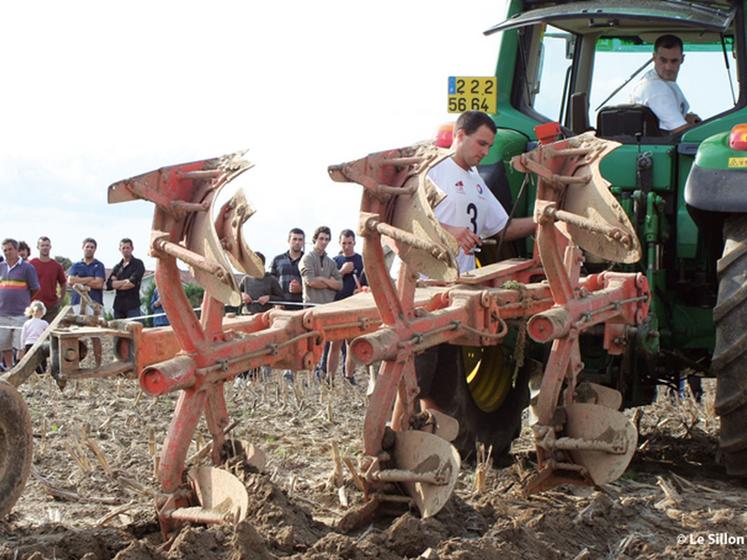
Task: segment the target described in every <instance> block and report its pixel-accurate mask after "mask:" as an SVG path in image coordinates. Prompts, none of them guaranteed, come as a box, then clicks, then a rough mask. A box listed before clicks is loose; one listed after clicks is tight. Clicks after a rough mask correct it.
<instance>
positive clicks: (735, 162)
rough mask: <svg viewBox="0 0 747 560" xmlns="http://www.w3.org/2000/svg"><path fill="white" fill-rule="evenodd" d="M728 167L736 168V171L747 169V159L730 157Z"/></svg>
mask: <svg viewBox="0 0 747 560" xmlns="http://www.w3.org/2000/svg"><path fill="white" fill-rule="evenodd" d="M729 167H731V168H734V167H736V168H738V169H744V168H745V167H747V157H730V158H729Z"/></svg>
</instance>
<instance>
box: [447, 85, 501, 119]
mask: <svg viewBox="0 0 747 560" xmlns="http://www.w3.org/2000/svg"><path fill="white" fill-rule="evenodd" d="M497 105H498V78H496V77H495V76H490V77H487V76H483V77H475V76H473V77H468V76H449V105H448V111H449V113H463V112H464V111H484V112H485V113H495V112H496V110H497Z"/></svg>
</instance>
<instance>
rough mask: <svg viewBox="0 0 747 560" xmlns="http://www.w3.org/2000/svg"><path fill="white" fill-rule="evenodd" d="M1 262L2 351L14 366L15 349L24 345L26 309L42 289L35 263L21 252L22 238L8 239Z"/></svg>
mask: <svg viewBox="0 0 747 560" xmlns="http://www.w3.org/2000/svg"><path fill="white" fill-rule="evenodd" d="M2 247H3V255H4V256H5V261H4V262H0V351H2V355H3V365H4V366H5V368H6V369H9V368H11V367H13V349H14V348H15V349H16V350H18V349H20V348H21V328H22V327H23V323H24V321H25V320H26V317H25V316H24V314H23V313H24V311H26V308H27V307H28V305H29V304H30V303H31V298H32V297H34V294H36V292H37V291H39V278H38V277H37V275H36V270H35V269H34V267H33V266H32V265H31V264H29V263H27V262H26V261H24V260H23V259H22V258H20V257H19V256H18V241H16V240H15V239H4V240H3V243H2Z"/></svg>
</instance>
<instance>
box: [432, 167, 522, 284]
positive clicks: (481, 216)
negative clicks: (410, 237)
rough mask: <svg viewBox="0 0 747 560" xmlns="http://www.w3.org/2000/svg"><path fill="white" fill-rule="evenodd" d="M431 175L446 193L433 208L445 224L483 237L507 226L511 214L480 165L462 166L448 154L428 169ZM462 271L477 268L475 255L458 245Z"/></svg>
mask: <svg viewBox="0 0 747 560" xmlns="http://www.w3.org/2000/svg"><path fill="white" fill-rule="evenodd" d="M428 178H429V179H430V180H431V181H432V182H433V184H434V185H435V186H436V187H437V188H438V189H439V190H440V191H442V192H443V194H445V195H446V196H445V197H444V198H443V200H441V202H439V203H438V205H436V207H435V208H434V209H433V212H434V213H435V215H436V219H437V220H438V221H439V222H441V223H442V224H447V225H450V226H456V227H468V228H470V229H471V230H472V231H473V232H474V233H476V234H477V235H479V236H481V237H491V236H493V235H495V234H496V233H498V232H499V231H501V230H502V229H503V228H504V227H506V223H507V222H508V214H506V211H505V210H504V209H503V206H501V203H500V202H498V199H497V198H495V196H494V195H493V193H492V192H490V190H489V189H488V187H487V186H486V185H485V182H484V181H483V180H482V177H480V173H478V171H477V169H475V168H474V167H472V168H471V169H469V171H467V170H464V169H462V168H461V167H459V165H457V164H456V162H455V161H454V160H453V158H446V159H445V160H443V161H442V162H441V163H439V164H438V165H436V166H435V167H433V169H431V170H430V171H429V172H428ZM456 261H457V264H458V265H459V272H468V271H470V270H472V269H474V268H475V256H474V255H472V254H465V253H464V251H463V250H462V249H459V254H458V255H457V258H456Z"/></svg>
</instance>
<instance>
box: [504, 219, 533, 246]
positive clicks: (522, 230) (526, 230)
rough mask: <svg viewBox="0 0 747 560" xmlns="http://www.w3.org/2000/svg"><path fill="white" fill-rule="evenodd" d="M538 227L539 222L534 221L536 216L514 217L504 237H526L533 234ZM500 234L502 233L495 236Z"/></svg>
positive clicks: (510, 239) (506, 238)
mask: <svg viewBox="0 0 747 560" xmlns="http://www.w3.org/2000/svg"><path fill="white" fill-rule="evenodd" d="M536 228H537V224H535V223H534V218H513V219H512V220H511V222H509V224H508V227H507V228H506V235H504V237H503V239H504V240H505V241H516V240H517V239H524V238H525V237H529V236H530V235H532V234H533V233H534V232H535V229H536ZM499 236H500V233H498V234H497V235H495V236H494V237H496V238H497V237H499Z"/></svg>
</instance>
